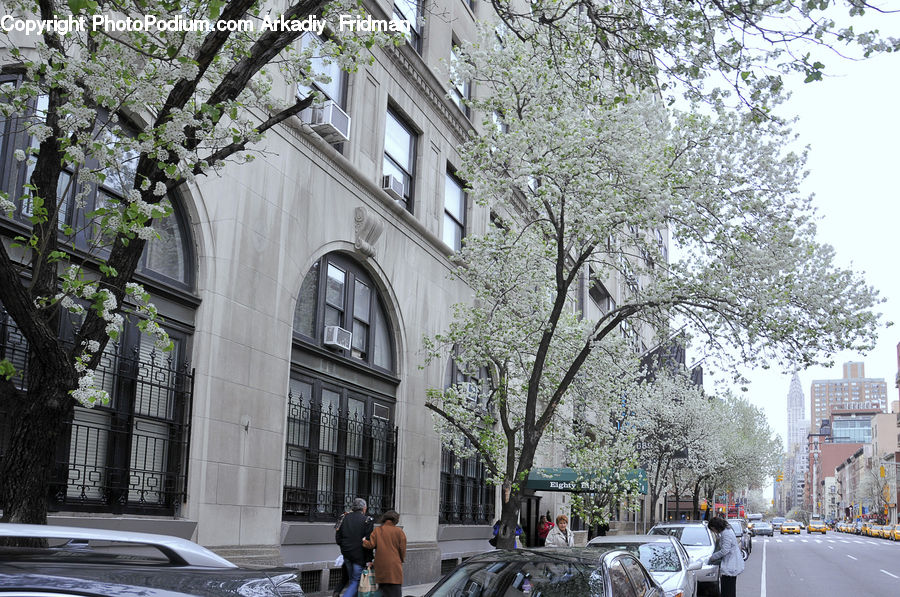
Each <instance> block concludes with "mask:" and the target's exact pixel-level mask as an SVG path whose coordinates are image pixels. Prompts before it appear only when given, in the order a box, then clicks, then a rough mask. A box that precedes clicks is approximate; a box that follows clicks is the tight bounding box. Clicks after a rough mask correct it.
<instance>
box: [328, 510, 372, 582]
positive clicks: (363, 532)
mask: <svg viewBox="0 0 900 597" xmlns="http://www.w3.org/2000/svg"><path fill="white" fill-rule="evenodd" d="M374 528H375V521H374V520H373V519H372V517H371V516H366V500H364V499H362V498H356V499H354V500H353V503H352V504H351V505H350V513H349V514H347V515H345V516H344V520H343V521H342V522H341V525H340V526H339V527H338V530H337V531H335V533H334V541H335V543H337V544H338V545H339V546H340V548H341V555H342V556H344V569H345V570H346V571H347V576H348V578H349V584H348V585H347V590H346V592H344V597H356V592H357V589H358V588H359V577H360V576H361V575H362V571H363V568H365V567H366V564H367V563H368V562H371V561H372V552H371V550H365V549H363V544H362V542H363V539H366V538H368V537H369V535H371V534H372V530H373V529H374Z"/></svg>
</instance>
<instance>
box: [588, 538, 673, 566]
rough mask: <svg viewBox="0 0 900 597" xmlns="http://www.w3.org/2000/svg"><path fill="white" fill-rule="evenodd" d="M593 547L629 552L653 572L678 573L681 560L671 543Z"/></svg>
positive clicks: (597, 545)
mask: <svg viewBox="0 0 900 597" xmlns="http://www.w3.org/2000/svg"><path fill="white" fill-rule="evenodd" d="M593 547H599V548H601V549H621V550H622V551H627V552H629V553H631V554H633V555H635V556H637V558H638V559H639V560H640V561H641V564H643V565H644V567H645V568H646V569H647V570H650V571H651V572H678V571H679V570H681V560H680V559H679V558H678V552H677V551H676V550H675V546H674V545H672V544H671V543H624V542H622V543H606V542H604V543H597V544H595V545H593Z"/></svg>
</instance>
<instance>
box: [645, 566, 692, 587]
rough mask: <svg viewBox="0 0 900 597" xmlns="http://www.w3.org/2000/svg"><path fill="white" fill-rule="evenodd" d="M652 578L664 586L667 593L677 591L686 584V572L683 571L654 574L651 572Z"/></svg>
mask: <svg viewBox="0 0 900 597" xmlns="http://www.w3.org/2000/svg"><path fill="white" fill-rule="evenodd" d="M650 576H652V577H653V579H654V580H655V581H656V582H658V583H659V584H660V586H662V588H663V590H665V591H672V590H675V589H677V588H679V587H681V586H682V584H684V571H683V570H681V571H679V572H653V571H652V570H651V571H650Z"/></svg>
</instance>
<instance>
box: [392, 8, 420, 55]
mask: <svg viewBox="0 0 900 597" xmlns="http://www.w3.org/2000/svg"><path fill="white" fill-rule="evenodd" d="M421 16H422V14H421V5H420V1H419V0H395V1H394V15H393V17H394V19H396V20H399V21H408V22H409V24H410V30H409V33H406V34H405V35H406V41H408V42H409V45H411V46H412V47H413V49H414V50H415V51H416V52H420V53H421V52H422V28H421V26H420V25H419V19H420V17H421Z"/></svg>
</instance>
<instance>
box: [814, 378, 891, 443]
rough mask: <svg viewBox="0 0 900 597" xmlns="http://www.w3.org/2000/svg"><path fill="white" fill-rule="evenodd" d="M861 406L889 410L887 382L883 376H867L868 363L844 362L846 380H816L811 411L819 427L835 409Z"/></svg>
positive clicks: (858, 407)
mask: <svg viewBox="0 0 900 597" xmlns="http://www.w3.org/2000/svg"><path fill="white" fill-rule="evenodd" d="M858 409H878V410H880V411H882V412H884V411H886V410H887V383H886V382H885V381H884V378H883V377H881V378H877V379H876V378H870V377H866V369H865V364H864V363H860V362H847V363H844V377H843V379H816V380H813V382H812V386H811V388H810V392H809V410H810V418H811V419H812V420H813V421H814V422H815V424H816V426H817V427H818V425H820V424H821V423H822V419H827V418H829V417H830V416H831V412H832V411H833V410H858Z"/></svg>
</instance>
